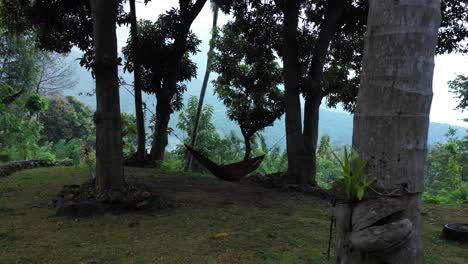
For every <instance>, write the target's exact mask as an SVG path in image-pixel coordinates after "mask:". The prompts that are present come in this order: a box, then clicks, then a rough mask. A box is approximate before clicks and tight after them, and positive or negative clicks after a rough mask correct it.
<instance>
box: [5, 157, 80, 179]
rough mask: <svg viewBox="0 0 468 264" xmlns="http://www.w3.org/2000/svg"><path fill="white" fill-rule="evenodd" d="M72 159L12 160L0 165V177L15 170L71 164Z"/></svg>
mask: <svg viewBox="0 0 468 264" xmlns="http://www.w3.org/2000/svg"><path fill="white" fill-rule="evenodd" d="M73 165H74V164H73V161H71V160H63V161H47V160H21V161H13V162H10V163H8V164H6V165H3V166H0V178H2V177H7V176H9V175H11V174H13V173H15V172H18V171H21V170H26V169H35V168H40V167H53V166H73Z"/></svg>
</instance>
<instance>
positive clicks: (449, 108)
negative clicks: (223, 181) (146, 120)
mask: <svg viewBox="0 0 468 264" xmlns="http://www.w3.org/2000/svg"><path fill="white" fill-rule="evenodd" d="M177 3H178V1H177V0H164V1H162V0H153V1H152V2H150V3H149V4H148V5H147V6H145V5H144V4H143V1H142V0H141V1H138V0H137V15H138V18H139V19H149V20H156V19H157V17H158V15H159V14H161V13H163V12H164V11H165V10H168V9H170V8H171V7H174V6H177ZM227 20H228V18H227V17H226V16H224V15H221V16H220V18H219V23H218V25H219V24H223V23H225V22H226V21H227ZM211 23H212V14H211V10H210V6H209V4H206V5H205V7H204V8H203V10H202V12H201V13H200V15H199V16H198V17H197V18H196V20H195V22H194V23H193V25H192V30H193V31H194V32H195V33H196V34H197V36H198V37H199V38H200V39H201V40H202V41H203V43H202V45H201V47H200V49H201V53H200V54H199V56H200V55H201V56H202V57H203V58H204V59H205V60H206V58H205V56H206V52H207V50H208V48H207V45H208V44H207V43H208V41H209V38H210V30H211ZM127 36H128V29H127V28H119V30H118V41H119V50H120V49H121V47H122V46H123V45H124V44H125V42H126V39H127ZM198 67H199V73H202V72H204V71H205V65H204V64H203V65H198ZM460 73H464V74H468V56H463V55H459V54H450V55H443V56H438V57H436V60H435V71H434V98H433V101H432V109H431V121H433V122H438V123H448V124H453V125H458V126H465V127H468V124H467V123H466V122H463V121H462V120H461V119H462V118H468V111H465V112H464V113H462V112H461V111H457V110H454V108H455V106H456V104H457V103H456V100H455V99H454V98H453V95H452V94H451V93H450V92H449V91H448V86H447V82H448V81H449V80H452V79H454V78H455V76H456V74H460Z"/></svg>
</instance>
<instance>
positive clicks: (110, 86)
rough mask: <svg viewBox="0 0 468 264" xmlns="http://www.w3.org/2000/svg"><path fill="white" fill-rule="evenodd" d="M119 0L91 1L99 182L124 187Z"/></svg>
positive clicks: (104, 187)
mask: <svg viewBox="0 0 468 264" xmlns="http://www.w3.org/2000/svg"><path fill="white" fill-rule="evenodd" d="M117 7H118V1H117V0H91V9H92V16H93V21H94V23H93V30H94V67H93V70H94V74H95V76H96V184H97V187H98V190H100V191H103V190H109V189H117V190H118V189H122V188H123V186H124V175H123V164H122V134H121V124H120V102H119V77H118V71H117V64H118V60H117V36H116V22H117Z"/></svg>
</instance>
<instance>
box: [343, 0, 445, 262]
mask: <svg viewBox="0 0 468 264" xmlns="http://www.w3.org/2000/svg"><path fill="white" fill-rule="evenodd" d="M440 20H441V15H440V0H425V1H423V0H407V1H394V0H372V1H370V9H369V16H368V23H367V33H366V41H365V51H364V58H363V71H362V75H361V87H360V90H359V96H358V104H357V109H356V113H355V115H354V131H353V146H354V148H355V149H356V150H357V151H358V153H359V154H360V156H361V158H362V159H364V160H366V161H368V169H369V172H370V178H371V179H375V184H374V186H375V187H374V188H379V189H382V190H384V192H388V193H390V192H393V194H395V195H398V196H397V197H395V198H388V197H385V198H382V197H381V198H378V199H369V200H366V201H364V202H360V203H358V204H357V205H356V206H355V207H354V209H353V208H351V212H350V213H343V212H346V210H343V209H341V210H340V209H337V212H338V213H337V215H336V217H337V224H338V226H337V227H338V230H339V231H338V232H339V237H338V239H337V241H338V244H337V259H336V262H337V263H351V264H353V263H403V264H404V263H411V264H413V263H421V262H422V243H421V193H422V191H423V178H424V177H423V172H424V161H425V157H426V153H427V131H428V127H429V111H430V107H431V100H432V77H433V69H434V54H435V46H436V43H437V30H438V27H439V24H440ZM345 207H346V206H345ZM369 207H374V209H375V210H368V209H366V208H369ZM349 208H350V207H349V206H348V209H349ZM386 212H388V213H386ZM346 214H348V216H346ZM369 214H375V215H380V217H376V218H375V219H374V221H373V222H368V223H367V224H365V221H368V220H369V219H366V218H367V217H365V215H369ZM349 215H350V216H349ZM354 216H356V217H354ZM346 217H348V219H352V220H351V221H343V218H346ZM378 220H381V221H379V222H378V224H376V221H378ZM346 223H348V224H346ZM378 229H380V231H383V232H374V231H377V230H378ZM408 230H409V232H407V231H408ZM366 233H367V234H368V235H369V236H367V237H365V236H362V235H363V234H366ZM399 234H400V235H399ZM403 234H407V235H406V236H405V235H403ZM370 250H373V251H374V252H372V254H371V252H369V251H370Z"/></svg>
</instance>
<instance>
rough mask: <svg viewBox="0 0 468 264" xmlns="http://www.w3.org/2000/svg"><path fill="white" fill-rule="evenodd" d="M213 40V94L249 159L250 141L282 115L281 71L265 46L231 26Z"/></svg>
mask: <svg viewBox="0 0 468 264" xmlns="http://www.w3.org/2000/svg"><path fill="white" fill-rule="evenodd" d="M221 33H222V34H220V35H219V36H218V37H217V38H216V40H215V48H216V51H215V53H214V55H213V62H212V64H211V67H212V69H213V70H214V71H215V72H217V73H218V74H219V75H218V77H217V79H216V80H215V81H214V82H213V83H214V88H215V93H216V94H217V95H218V98H219V99H221V100H222V101H223V103H224V104H225V105H226V107H227V113H226V114H227V117H228V118H229V119H231V120H234V121H235V122H237V123H238V124H239V126H240V129H241V132H242V135H243V137H244V141H245V146H246V151H245V155H244V159H248V158H249V156H250V152H251V148H250V144H251V139H252V137H254V136H255V134H256V133H257V132H258V131H261V130H263V129H264V128H265V127H267V126H271V125H273V122H275V120H277V119H279V118H280V117H281V116H282V115H283V113H284V98H283V92H282V91H281V90H280V89H279V87H278V86H279V85H280V84H281V83H282V81H283V78H282V69H281V68H280V67H279V64H278V62H277V61H276V59H275V55H274V53H273V50H271V49H270V47H269V46H268V45H263V46H262V45H255V44H253V43H251V42H250V40H249V39H248V38H246V37H244V35H243V34H242V31H241V30H240V29H239V28H237V27H236V25H234V24H232V23H228V24H227V25H226V26H224V28H223V30H222V32H221Z"/></svg>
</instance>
